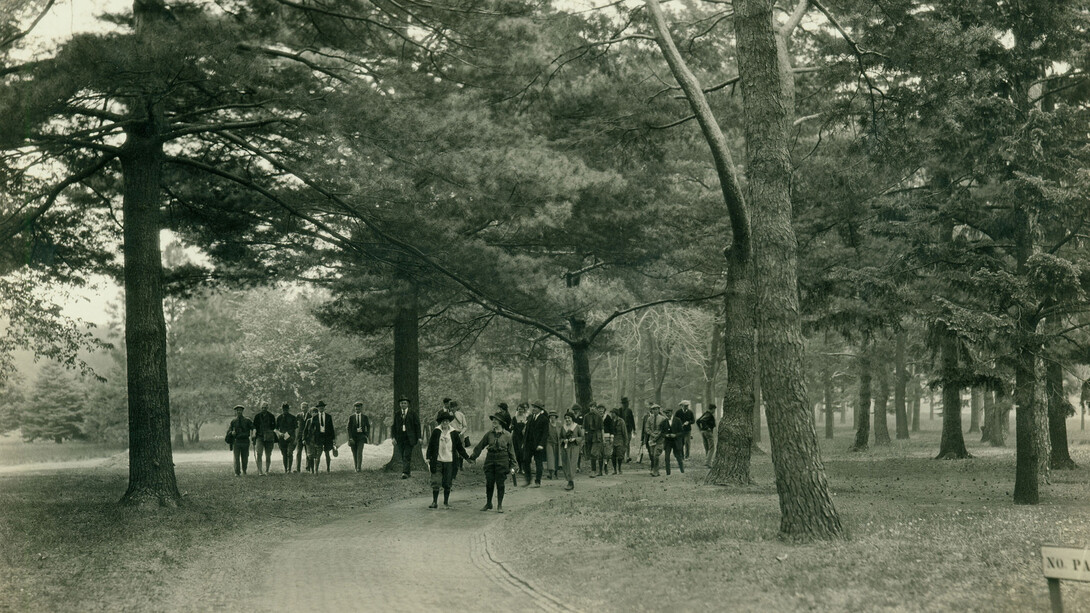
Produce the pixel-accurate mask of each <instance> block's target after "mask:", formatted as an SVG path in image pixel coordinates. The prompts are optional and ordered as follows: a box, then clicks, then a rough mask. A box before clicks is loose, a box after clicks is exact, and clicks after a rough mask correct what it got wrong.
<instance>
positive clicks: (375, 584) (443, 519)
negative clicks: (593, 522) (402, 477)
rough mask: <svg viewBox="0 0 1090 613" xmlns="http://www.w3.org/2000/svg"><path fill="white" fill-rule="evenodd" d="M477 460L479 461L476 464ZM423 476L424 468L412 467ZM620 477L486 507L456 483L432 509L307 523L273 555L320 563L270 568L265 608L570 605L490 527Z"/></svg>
mask: <svg viewBox="0 0 1090 613" xmlns="http://www.w3.org/2000/svg"><path fill="white" fill-rule="evenodd" d="M470 470H473V469H470ZM414 478H418V477H414ZM620 482H621V479H619V478H617V477H605V478H601V479H593V480H592V479H587V478H585V477H584V478H583V479H581V480H580V481H579V482H578V489H577V490H576V491H575V492H566V491H563V489H562V488H563V485H562V482H557V481H547V482H546V483H545V484H543V485H542V487H540V488H525V487H519V488H518V491H517V492H514V493H512V492H511V489H512V488H511V487H510V486H508V494H507V496H506V497H505V498H504V507H505V509H504V510H505V511H506V513H505V514H499V513H496V512H495V511H487V512H481V511H479V509H480V508H481V506H483V505H484V492H483V491H476V490H475V491H472V492H471V491H466V490H464V489H458V488H457V487H456V488H455V489H454V491H453V492H452V493H451V506H452V507H453V508H452V509H451V510H445V509H443V508H442V506H440V508H438V509H428V508H427V505H428V503H430V502H431V501H430V500H423V499H420V498H416V499H411V500H403V501H401V502H398V503H395V504H392V505H389V506H386V507H381V508H378V509H370V510H367V511H364V512H362V513H360V514H359V515H356V516H355V517H351V518H346V519H342V520H338V521H335V522H333V523H329V524H325V525H321V526H316V527H314V528H311V529H308V530H304V531H302V532H301V533H299V534H298V536H296V537H293V538H292V539H290V540H287V541H284V542H282V543H281V544H280V545H279V546H278V547H277V548H275V549H274V550H273V551H272V552H271V555H270V556H269V559H270V560H283V559H291V560H296V561H301V560H310V561H312V562H314V564H315V568H316V569H320V570H319V572H317V573H305V574H301V573H292V574H290V575H288V576H283V575H282V576H280V577H270V578H269V580H268V581H267V582H265V585H264V586H263V588H262V590H261V593H262V594H263V598H262V600H261V602H262V604H260V605H258V606H257V607H255V610H264V611H285V610H291V611H298V610H311V611H353V610H361V607H364V608H366V610H369V611H412V612H415V611H433V610H442V609H448V610H449V609H450V608H451V607H452V606H453V607H454V608H455V609H466V610H468V609H484V610H502V611H550V612H566V611H574V610H575V609H573V608H571V607H569V606H567V605H565V604H564V602H563V601H561V600H560V599H558V598H557V597H555V596H554V595H551V594H547V593H545V592H544V591H542V590H541V589H540V588H538V587H537V586H536V585H535V584H534V582H533V581H531V580H530V579H528V578H525V577H520V576H518V575H516V574H514V573H513V572H511V571H510V570H509V569H508V568H507V567H506V566H504V564H503V563H502V562H501V561H499V560H498V559H497V556H496V555H495V553H494V552H493V550H492V548H491V546H490V539H489V532H490V531H491V530H492V529H494V528H496V527H498V526H499V525H500V522H502V521H503V519H504V518H505V517H506V516H508V515H509V514H516V513H522V512H527V511H532V508H531V507H532V505H534V504H537V503H541V502H544V501H546V500H549V499H552V498H556V497H559V496H570V495H578V492H579V490H580V489H581V490H587V489H597V488H602V487H609V486H611V485H616V484H618V483H620Z"/></svg>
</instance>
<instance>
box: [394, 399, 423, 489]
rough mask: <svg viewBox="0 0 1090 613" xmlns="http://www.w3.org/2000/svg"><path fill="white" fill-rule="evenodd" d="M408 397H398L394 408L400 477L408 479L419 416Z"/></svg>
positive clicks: (418, 432)
mask: <svg viewBox="0 0 1090 613" xmlns="http://www.w3.org/2000/svg"><path fill="white" fill-rule="evenodd" d="M409 402H410V401H409V397H408V396H402V397H401V398H398V401H397V404H398V407H397V408H396V409H394V432H393V437H394V444H395V445H396V446H397V455H398V457H399V458H401V478H402V479H408V478H409V475H410V474H412V460H413V448H414V447H416V444H417V443H418V442H419V441H420V416H419V415H417V413H416V411H415V410H413V408H412V407H410V406H409Z"/></svg>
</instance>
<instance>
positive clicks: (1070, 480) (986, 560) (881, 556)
mask: <svg viewBox="0 0 1090 613" xmlns="http://www.w3.org/2000/svg"><path fill="white" fill-rule="evenodd" d="M936 422H937V420H936ZM936 426H937V423H936ZM1076 427H1077V425H1076ZM850 434H851V433H850V432H849V431H848V430H847V429H838V431H837V433H836V435H837V438H836V439H834V440H833V441H822V444H823V447H824V449H823V451H822V454H823V457H824V459H825V466H826V469H827V471H828V475H829V481H830V486H831V490H832V493H833V496H834V501H835V504H836V506H837V508H838V510H839V512H840V514H841V519H842V521H843V523H844V527H845V536H844V538H843V539H841V540H838V541H834V542H818V543H812V544H790V543H785V542H783V541H782V540H780V539H779V538H778V537H777V529H778V525H779V506H778V499H777V497H776V492H775V486H774V481H773V474H772V465H771V460H770V458H769V456H768V455H760V456H755V457H754V462H753V463H754V469H755V470H754V472H755V476H756V479H757V482H758V483H757V485H755V486H751V487H745V488H720V487H708V486H701V485H699V478H700V477H702V476H703V475H704V472H705V471H704V470H703V469H702V468H703V466H702V465H703V454H702V453H701V454H699V457H698V455H697V453H696V452H695V450H694V454H693V461H694V463H695V464H697V465H698V466H693V467H690V470H689V471H688V472H687V473H686V474H685V475H679V474H678V473H677V472H676V467H675V472H674V475H673V476H672V477H670V478H657V479H652V478H650V477H644V478H641V479H638V480H637V481H636V482H635V483H626V484H625V485H623V486H621V487H615V488H610V489H608V490H602V491H597V492H594V493H589V492H588V493H584V494H583V495H579V496H567V497H564V498H562V499H559V500H554V501H553V502H551V503H549V504H548V505H546V507H545V508H543V509H541V510H540V512H539V513H535V514H533V515H525V516H512V517H510V518H508V521H507V522H506V523H505V525H504V528H503V530H502V531H501V532H500V533H499V534H498V535H497V538H498V549H499V550H501V551H502V552H503V554H504V555H505V556H508V560H507V563H508V564H510V565H512V566H513V567H514V568H516V569H517V571H518V572H519V573H521V574H524V575H525V576H527V577H532V578H533V580H535V581H536V582H537V583H538V584H540V585H541V586H542V587H543V588H545V589H546V591H549V592H551V593H554V594H562V595H563V596H564V598H566V599H567V600H568V601H569V602H572V603H574V604H575V605H577V607H576V608H577V609H579V610H587V611H591V610H610V611H657V610H664V609H665V608H666V607H672V608H673V609H674V610H679V611H723V610H729V611H734V610H738V611H812V610H813V611H861V612H862V611H987V612H989V613H991V612H999V611H1047V610H1048V590H1047V584H1046V582H1045V580H1044V578H1043V576H1042V574H1041V561H1040V560H1041V558H1040V545H1041V544H1062V545H1067V546H1080V547H1084V546H1090V483H1088V481H1090V470H1088V469H1087V467H1090V446H1088V445H1086V444H1085V443H1086V442H1087V437H1086V435H1085V433H1080V432H1078V431H1075V432H1074V434H1075V438H1076V440H1075V441H1074V445H1073V446H1072V449H1073V453H1074V455H1075V460H1076V462H1078V463H1079V464H1080V468H1079V469H1078V470H1077V471H1066V472H1053V474H1052V483H1051V484H1050V485H1043V486H1042V490H1041V491H1042V503H1041V504H1040V505H1038V506H1034V507H1025V506H1015V505H1013V504H1012V503H1011V491H1012V489H1013V478H1014V455H1013V453H1014V452H1013V449H1011V448H1007V449H993V448H990V447H981V446H980V445H979V443H976V440H978V439H979V436H978V435H976V436H971V435H967V436H966V439H967V440H966V442H967V444H968V445H969V446H970V448H971V452H972V453H974V454H976V455H977V457H976V458H974V459H971V460H963V461H941V460H932V459H929V458H930V456H933V455H934V454H935V453H936V451H937V449H938V431H937V430H936V429H927V430H926V431H925V432H922V433H917V434H916V435H915V436H914V438H913V440H911V441H908V442H904V441H895V442H894V444H893V445H891V446H889V447H884V448H879V449H877V450H874V449H872V450H871V451H869V452H866V453H849V452H847V450H846V449H847V447H848V445H849V444H850V440H851V439H850ZM765 441H766V442H767V438H766V439H765ZM628 466H629V467H630V468H629V472H635V471H639V474H640V475H641V476H643V475H646V468H645V467H643V466H639V465H637V464H629V465H628ZM698 467H699V468H700V470H697V468H698ZM577 490H578V486H577ZM542 526H548V527H549V528H548V530H547V534H546V535H545V537H544V538H537V539H533V540H531V541H527V540H526V539H525V537H524V535H525V534H526V533H527V532H528V531H530V532H533V531H537V532H541V530H542ZM1063 592H1064V599H1065V605H1066V606H1067V608H1066V610H1067V611H1069V612H1075V611H1090V584H1075V583H1065V584H1064V586H1063Z"/></svg>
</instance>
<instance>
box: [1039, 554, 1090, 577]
mask: <svg viewBox="0 0 1090 613" xmlns="http://www.w3.org/2000/svg"><path fill="white" fill-rule="evenodd" d="M1041 568H1042V569H1043V570H1044V573H1045V577H1048V578H1049V579H1067V580H1074V581H1090V547H1086V548H1083V549H1078V548H1075V547H1053V546H1051V545H1043V546H1042V547H1041Z"/></svg>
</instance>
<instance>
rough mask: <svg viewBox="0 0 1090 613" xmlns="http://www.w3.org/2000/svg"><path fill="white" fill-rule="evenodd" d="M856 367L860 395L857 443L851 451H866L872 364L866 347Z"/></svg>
mask: <svg viewBox="0 0 1090 613" xmlns="http://www.w3.org/2000/svg"><path fill="white" fill-rule="evenodd" d="M856 367H857V368H858V369H859V376H858V379H859V395H858V396H857V397H856V404H855V442H854V443H852V447H851V451H866V450H867V448H868V442H867V441H869V440H870V401H871V389H870V387H871V386H870V384H871V364H870V353H869V349H868V348H867V347H865V346H864V347H861V348H860V349H859V357H858V358H856Z"/></svg>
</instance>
